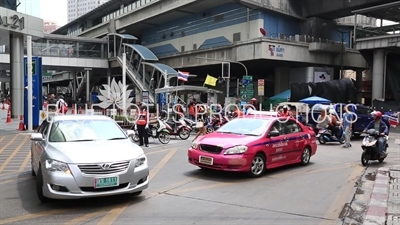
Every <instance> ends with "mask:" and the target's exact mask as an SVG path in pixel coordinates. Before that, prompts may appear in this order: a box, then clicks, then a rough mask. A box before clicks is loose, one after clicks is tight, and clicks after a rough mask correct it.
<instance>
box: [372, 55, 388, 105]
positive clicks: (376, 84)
mask: <svg viewBox="0 0 400 225" xmlns="http://www.w3.org/2000/svg"><path fill="white" fill-rule="evenodd" d="M384 58H385V51H384V50H382V49H376V50H374V62H373V65H372V101H373V100H375V99H382V98H383V82H384V80H383V79H384V76H383V68H384V61H385V59H384Z"/></svg>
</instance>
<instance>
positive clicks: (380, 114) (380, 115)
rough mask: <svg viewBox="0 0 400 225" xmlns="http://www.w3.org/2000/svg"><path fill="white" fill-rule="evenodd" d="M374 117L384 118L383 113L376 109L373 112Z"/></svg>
mask: <svg viewBox="0 0 400 225" xmlns="http://www.w3.org/2000/svg"><path fill="white" fill-rule="evenodd" d="M371 114H372V116H373V117H374V119H381V118H382V113H381V112H379V111H374V112H372V113H371Z"/></svg>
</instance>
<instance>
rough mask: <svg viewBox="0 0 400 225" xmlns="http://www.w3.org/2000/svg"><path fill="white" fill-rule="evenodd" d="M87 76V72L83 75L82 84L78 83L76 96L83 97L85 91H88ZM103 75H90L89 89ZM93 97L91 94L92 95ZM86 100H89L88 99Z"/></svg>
mask: <svg viewBox="0 0 400 225" xmlns="http://www.w3.org/2000/svg"><path fill="white" fill-rule="evenodd" d="M86 76H87V74H86V73H85V75H84V76H83V77H82V81H81V82H80V84H78V85H77V87H78V88H77V91H76V96H77V97H78V98H79V97H82V96H83V93H84V92H85V91H86ZM100 78H101V77H99V76H90V86H89V90H92V88H93V86H94V85H95V84H96V83H97V82H98V81H99V80H100ZM90 97H91V96H90ZM86 101H88V100H87V99H86Z"/></svg>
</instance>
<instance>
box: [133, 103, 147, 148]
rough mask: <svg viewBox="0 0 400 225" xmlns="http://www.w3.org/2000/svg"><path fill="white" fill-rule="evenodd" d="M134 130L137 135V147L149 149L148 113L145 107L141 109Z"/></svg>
mask: <svg viewBox="0 0 400 225" xmlns="http://www.w3.org/2000/svg"><path fill="white" fill-rule="evenodd" d="M136 129H137V131H138V133H139V146H143V144H144V146H146V147H149V136H148V129H149V113H148V112H147V110H146V107H145V106H142V107H141V110H140V113H139V118H138V120H137V122H136Z"/></svg>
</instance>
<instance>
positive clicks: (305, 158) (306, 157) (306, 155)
mask: <svg viewBox="0 0 400 225" xmlns="http://www.w3.org/2000/svg"><path fill="white" fill-rule="evenodd" d="M310 158H311V150H310V148H309V147H306V148H304V150H303V152H302V153H301V165H303V166H306V165H308V163H310Z"/></svg>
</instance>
